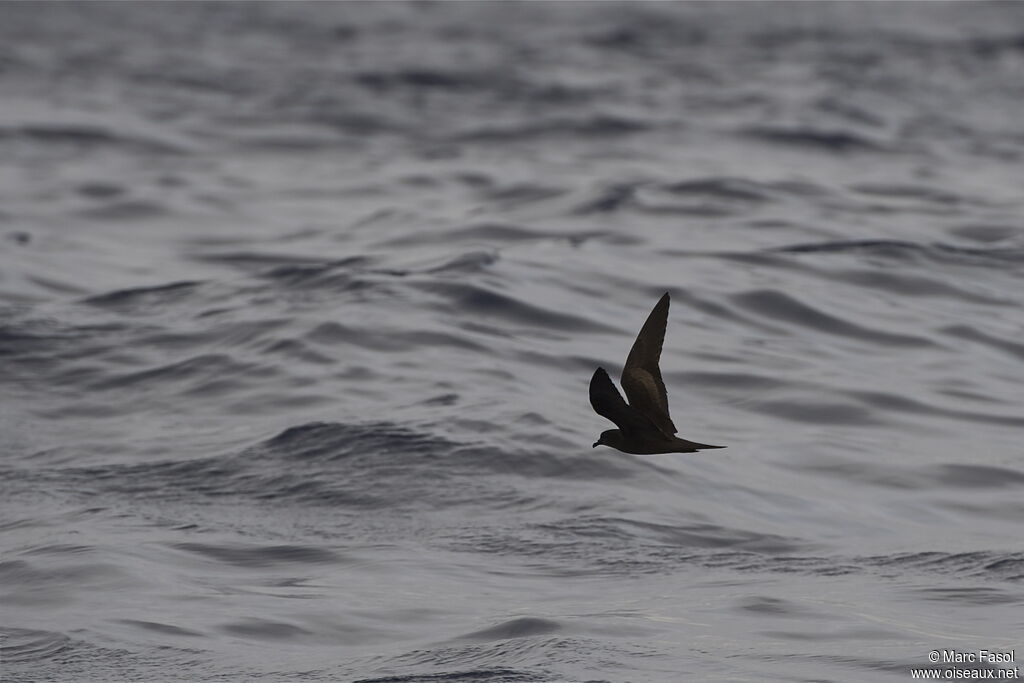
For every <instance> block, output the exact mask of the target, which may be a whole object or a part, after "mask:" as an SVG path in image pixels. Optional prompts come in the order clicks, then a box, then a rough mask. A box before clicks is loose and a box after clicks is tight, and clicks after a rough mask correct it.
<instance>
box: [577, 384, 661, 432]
mask: <svg viewBox="0 0 1024 683" xmlns="http://www.w3.org/2000/svg"><path fill="white" fill-rule="evenodd" d="M590 405H592V406H594V410H595V411H596V412H597V414H598V415H601V416H602V417H606V418H608V419H609V420H611V421H612V422H614V423H615V426H616V427H618V428H619V429H620V430H621V431H622V432H623V433H637V432H645V431H651V430H655V429H657V427H656V426H655V425H654V424H653V423H652V422H651V421H650V419H648V418H647V416H646V415H644V414H643V413H641V412H640V411H639V410H637V409H636V408H633V407H631V406H629V405H627V404H626V402H625V401H624V400H623V398H622V395H621V394H620V393H619V390H618V389H616V388H615V385H614V384H613V383H612V378H611V377H609V376H608V373H607V372H605V370H604V368H598V369H597V370H595V371H594V376H593V377H591V378H590Z"/></svg>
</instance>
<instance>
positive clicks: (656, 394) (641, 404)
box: [590, 292, 725, 455]
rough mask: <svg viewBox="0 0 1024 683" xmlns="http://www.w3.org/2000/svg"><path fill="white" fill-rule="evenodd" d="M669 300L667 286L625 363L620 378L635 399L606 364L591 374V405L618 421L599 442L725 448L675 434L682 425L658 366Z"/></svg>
mask: <svg viewBox="0 0 1024 683" xmlns="http://www.w3.org/2000/svg"><path fill="white" fill-rule="evenodd" d="M668 304H669V298H668V292H665V296H663V297H661V300H660V301H658V303H657V304H656V305H655V307H654V310H652V311H651V314H650V315H649V316H647V322H645V323H644V326H643V327H642V328H640V334H638V335H637V336H636V341H635V342H633V348H632V349H630V351H629V357H627V358H626V366H625V367H624V368H622V377H620V378H619V379H620V381H621V382H622V388H623V390H624V391H625V392H626V398H628V399H629V403H628V404H627V403H626V402H625V401H624V400H623V399H622V395H621V394H620V393H619V390H618V389H616V388H615V385H614V384H613V383H612V380H611V378H610V377H609V376H608V373H607V372H605V369H604V368H598V369H597V370H595V371H594V376H593V377H592V378H591V379H590V405H592V406H594V410H595V411H597V414H598V415H601V416H603V417H606V418H608V419H609V420H611V421H612V422H614V423H615V426H616V427H618V429H609V430H608V431H605V432H601V436H600V437H599V438H598V439H597V441H596V442H595V443H594V448H596V447H598V446H611V447H612V448H617V449H618V450H620V451H622V452H623V453H634V454H636V455H654V454H656V453H696V452H697V451H699V450H700V449H702V448H725V446H709V445H708V444H706V443H696V442H694V441H687V440H686V439H680V438H679V437H677V436H676V435H675V434H676V426H675V425H674V424H672V418H671V417H669V415H668V394H667V393H666V392H665V382H664V381H663V380H662V379H661V369H660V368H658V360H659V359H660V358H661V346H662V343H663V342H664V340H665V325H666V324H667V323H668Z"/></svg>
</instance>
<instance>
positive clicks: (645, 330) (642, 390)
mask: <svg viewBox="0 0 1024 683" xmlns="http://www.w3.org/2000/svg"><path fill="white" fill-rule="evenodd" d="M668 304H669V297H668V292H666V293H665V295H664V296H663V297H661V299H660V300H659V301H658V303H657V304H655V306H654V309H653V310H652V311H651V314H650V315H649V316H647V322H645V323H644V326H643V327H641V328H640V334H638V335H637V336H636V341H635V342H633V348H632V349H630V351H629V357H627V358H626V365H625V367H623V368H622V389H623V390H624V391H625V392H626V398H628V399H629V405H631V406H632V407H634V408H636V409H637V410H638V411H640V412H641V413H643V414H644V415H646V416H647V417H648V418H650V420H651V422H653V423H654V424H655V425H657V427H658V429H660V430H661V431H663V432H664V433H665V434H666V436H671V435H672V434H675V433H676V431H677V430H676V426H675V425H674V424H673V423H672V418H671V417H669V414H668V393H667V392H666V391H665V382H664V380H662V379H661V369H660V368H659V367H658V361H659V360H660V359H661V346H662V343H663V342H664V341H665V326H666V325H667V324H668Z"/></svg>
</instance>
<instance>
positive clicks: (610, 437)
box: [591, 429, 622, 448]
mask: <svg viewBox="0 0 1024 683" xmlns="http://www.w3.org/2000/svg"><path fill="white" fill-rule="evenodd" d="M621 443H622V432H620V431H619V430H618V429H609V430H607V431H603V432H601V436H599V437H597V441H595V442H594V445H593V446H591V448H597V447H598V446H610V447H611V448H618V447H619V444H621Z"/></svg>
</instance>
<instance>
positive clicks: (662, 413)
mask: <svg viewBox="0 0 1024 683" xmlns="http://www.w3.org/2000/svg"><path fill="white" fill-rule="evenodd" d="M622 389H623V390H624V391H625V392H626V396H628V397H629V405H630V406H632V407H633V408H636V409H637V410H639V411H640V412H641V413H643V414H644V415H646V416H647V417H648V418H650V420H651V422H653V423H654V424H655V425H657V427H658V429H660V430H661V431H663V432H664V433H665V435H666V436H672V435H673V434H675V433H676V431H677V430H676V426H675V424H673V423H672V418H671V417H669V414H668V400H667V399H666V397H665V385H664V384H663V383H662V381H661V373H659V374H658V376H657V377H655V376H653V375H652V374H651V373H650V372H648V371H647V370H645V369H643V368H637V367H634V368H626V369H625V370H623V371H622Z"/></svg>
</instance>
